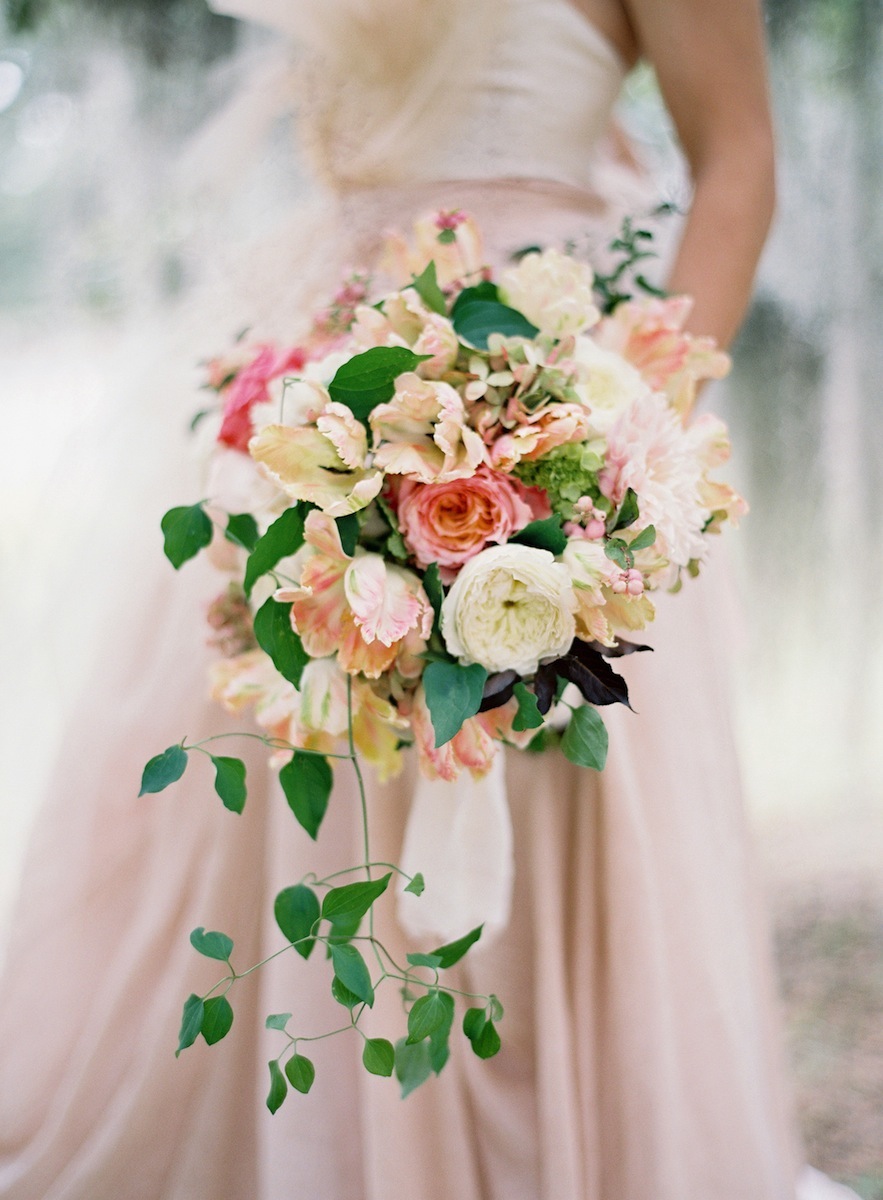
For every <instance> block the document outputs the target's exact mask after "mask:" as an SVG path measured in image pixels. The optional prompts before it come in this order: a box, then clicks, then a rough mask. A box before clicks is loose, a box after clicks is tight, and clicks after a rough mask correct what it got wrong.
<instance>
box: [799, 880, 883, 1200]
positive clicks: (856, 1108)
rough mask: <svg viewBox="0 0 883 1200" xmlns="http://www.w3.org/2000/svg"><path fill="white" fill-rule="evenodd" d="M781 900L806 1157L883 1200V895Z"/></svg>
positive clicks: (869, 892) (866, 1199)
mask: <svg viewBox="0 0 883 1200" xmlns="http://www.w3.org/2000/svg"><path fill="white" fill-rule="evenodd" d="M818 891H819V894H817V895H816V896H812V897H808V896H807V895H806V894H805V893H802V892H799V893H797V894H794V895H792V896H791V897H790V898H789V897H787V896H784V897H783V896H782V895H780V897H779V900H778V904H777V918H776V949H777V954H778V961H779V968H780V975H781V981H782V987H783V992H784V1000H785V1011H786V1021H787V1029H788V1041H789V1049H790V1054H791V1061H792V1064H793V1068H794V1082H795V1088H796V1095H797V1108H798V1116H799V1120H800V1125H801V1129H802V1132H803V1136H804V1139H805V1144H806V1151H807V1158H808V1159H809V1161H810V1162H811V1163H812V1164H813V1166H816V1167H818V1168H819V1169H820V1170H823V1171H825V1172H826V1173H827V1174H828V1175H831V1176H832V1177H834V1178H836V1179H839V1180H840V1181H841V1182H843V1183H847V1184H849V1186H850V1187H852V1188H854V1189H855V1191H857V1192H858V1194H859V1195H860V1196H861V1197H862V1198H863V1200H883V888H881V889H880V890H875V889H873V888H871V887H870V886H866V887H865V888H864V889H862V891H860V892H859V893H858V894H855V893H853V894H852V895H850V894H848V893H847V894H843V893H838V892H837V891H836V889H835V890H834V891H833V892H832V891H829V890H826V892H825V894H821V892H822V889H821V888H819V889H818Z"/></svg>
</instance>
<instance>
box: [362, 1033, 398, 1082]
mask: <svg viewBox="0 0 883 1200" xmlns="http://www.w3.org/2000/svg"><path fill="white" fill-rule="evenodd" d="M395 1058H396V1052H395V1049H394V1048H393V1044H392V1042H388V1041H387V1040H386V1038H368V1039H367V1040H366V1041H365V1048H364V1049H363V1051H362V1065H363V1066H364V1068H365V1070H366V1071H370V1072H371V1074H372V1075H385V1076H389V1075H392V1073H393V1070H394V1068H395Z"/></svg>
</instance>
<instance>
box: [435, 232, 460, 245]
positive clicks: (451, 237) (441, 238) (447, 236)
mask: <svg viewBox="0 0 883 1200" xmlns="http://www.w3.org/2000/svg"><path fill="white" fill-rule="evenodd" d="M436 240H437V241H438V242H440V243H441V245H442V246H450V245H451V243H452V242H456V240H457V234H456V232H455V231H454V230H453V229H441V230H439V233H438V236H437V239H436Z"/></svg>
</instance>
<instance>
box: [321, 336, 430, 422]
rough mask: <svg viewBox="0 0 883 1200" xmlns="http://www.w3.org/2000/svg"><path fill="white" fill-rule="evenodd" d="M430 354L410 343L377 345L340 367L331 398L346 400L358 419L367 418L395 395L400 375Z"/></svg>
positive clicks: (329, 389) (330, 385) (339, 402)
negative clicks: (374, 409) (410, 346)
mask: <svg viewBox="0 0 883 1200" xmlns="http://www.w3.org/2000/svg"><path fill="white" fill-rule="evenodd" d="M430 357H431V355H428V354H415V353H414V351H413V350H409V349H408V348H407V347H406V346H373V347H372V348H371V349H370V350H366V351H365V352H364V353H363V354H357V355H355V357H354V358H351V359H349V360H348V361H347V362H345V363H344V364H343V365H342V366H341V367H339V368H338V370H337V373H336V374H335V376H334V378H333V379H332V380H331V383H329V385H328V391H329V393H330V394H331V399H332V400H334V401H336V402H337V403H338V404H345V405H346V406H347V408H349V409H350V410H351V411H352V413H353V414H354V415H355V416H356V418H357V419H358V420H360V421H367V420H368V417H369V415H370V413H371V410H372V409H373V408H375V407H376V406H377V405H378V404H385V403H386V401H387V400H390V399H392V395H393V393H394V392H395V381H396V379H397V378H398V377H399V375H402V374H404V372H405V371H413V370H414V368H415V367H416V366H417V364H418V363H421V362H424V361H425V360H426V359H427V358H430Z"/></svg>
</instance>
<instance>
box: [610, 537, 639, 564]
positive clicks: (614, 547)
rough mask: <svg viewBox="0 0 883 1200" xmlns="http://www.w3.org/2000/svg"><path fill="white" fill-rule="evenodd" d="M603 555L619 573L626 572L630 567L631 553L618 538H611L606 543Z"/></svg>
mask: <svg viewBox="0 0 883 1200" xmlns="http://www.w3.org/2000/svg"><path fill="white" fill-rule="evenodd" d="M604 553H605V554H606V555H607V557H608V558H609V559H610V560H611V561H612V562H615V563H616V565H617V566H618V567H619V569H620V570H621V571H627V570H628V569H629V568H630V567H631V566H632V556H631V551H630V550H629V548H628V546H627V545H626V544H625V542H624V541H622V540H621V539H620V538H611V539H610V540H609V541H608V542H606V543H605V545H604Z"/></svg>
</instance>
